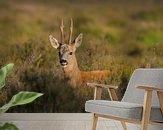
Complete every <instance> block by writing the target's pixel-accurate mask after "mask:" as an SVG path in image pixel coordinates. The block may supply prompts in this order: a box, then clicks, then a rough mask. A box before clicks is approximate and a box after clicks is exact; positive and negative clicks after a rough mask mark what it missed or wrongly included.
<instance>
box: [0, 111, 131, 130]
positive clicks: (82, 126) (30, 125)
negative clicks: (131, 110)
mask: <svg viewBox="0 0 163 130" xmlns="http://www.w3.org/2000/svg"><path fill="white" fill-rule="evenodd" d="M91 120H92V114H90V113H5V114H2V115H0V124H3V123H5V122H13V123H15V124H16V125H17V126H18V128H19V129H20V130H91ZM97 130H123V129H122V126H121V124H120V123H119V122H116V121H112V120H108V119H104V118H99V122H98V126H97ZM129 130H132V128H129Z"/></svg>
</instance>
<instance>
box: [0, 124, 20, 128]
mask: <svg viewBox="0 0 163 130" xmlns="http://www.w3.org/2000/svg"><path fill="white" fill-rule="evenodd" d="M0 130H19V129H18V128H17V127H16V126H15V125H14V124H12V123H5V124H4V125H3V126H0Z"/></svg>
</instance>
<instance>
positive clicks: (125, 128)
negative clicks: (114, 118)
mask: <svg viewBox="0 0 163 130" xmlns="http://www.w3.org/2000/svg"><path fill="white" fill-rule="evenodd" d="M121 124H122V127H123V129H124V130H127V126H126V124H125V122H123V121H121Z"/></svg>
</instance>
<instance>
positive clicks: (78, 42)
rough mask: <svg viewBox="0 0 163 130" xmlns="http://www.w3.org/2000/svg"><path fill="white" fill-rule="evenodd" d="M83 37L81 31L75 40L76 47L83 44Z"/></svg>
mask: <svg viewBox="0 0 163 130" xmlns="http://www.w3.org/2000/svg"><path fill="white" fill-rule="evenodd" d="M82 39H83V34H82V33H80V34H79V36H78V37H77V38H76V39H75V41H74V43H75V47H79V46H80V45H81V43H82Z"/></svg>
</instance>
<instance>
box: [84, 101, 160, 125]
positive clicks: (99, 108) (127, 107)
mask: <svg viewBox="0 0 163 130" xmlns="http://www.w3.org/2000/svg"><path fill="white" fill-rule="evenodd" d="M85 110H86V111H87V112H92V113H97V114H102V115H108V116H113V117H120V118H125V119H131V120H141V118H142V110H143V106H142V104H136V103H127V102H119V101H106V100H89V101H87V102H86V104H85ZM150 120H151V121H155V122H163V117H162V116H161V111H160V108H158V107H154V108H152V111H151V119H150Z"/></svg>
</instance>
